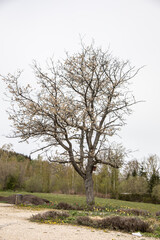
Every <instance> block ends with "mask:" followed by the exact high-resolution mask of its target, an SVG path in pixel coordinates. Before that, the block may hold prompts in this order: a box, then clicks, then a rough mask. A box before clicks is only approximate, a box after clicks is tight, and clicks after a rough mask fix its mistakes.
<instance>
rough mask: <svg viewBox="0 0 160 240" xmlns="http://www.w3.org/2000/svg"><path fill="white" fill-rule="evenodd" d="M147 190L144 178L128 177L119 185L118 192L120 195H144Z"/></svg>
mask: <svg viewBox="0 0 160 240" xmlns="http://www.w3.org/2000/svg"><path fill="white" fill-rule="evenodd" d="M147 190H148V182H147V180H146V178H144V177H140V176H136V177H133V176H130V177H129V178H128V179H126V180H123V181H122V182H121V183H120V186H119V191H120V192H121V193H131V194H145V193H146V192H147Z"/></svg>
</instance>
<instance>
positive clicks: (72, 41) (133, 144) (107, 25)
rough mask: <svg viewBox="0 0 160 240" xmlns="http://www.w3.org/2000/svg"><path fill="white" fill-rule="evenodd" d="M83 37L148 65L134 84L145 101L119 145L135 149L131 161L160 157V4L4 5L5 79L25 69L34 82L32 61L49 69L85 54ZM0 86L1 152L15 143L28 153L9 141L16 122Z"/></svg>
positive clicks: (1, 1) (1, 68)
mask: <svg viewBox="0 0 160 240" xmlns="http://www.w3.org/2000/svg"><path fill="white" fill-rule="evenodd" d="M79 35H81V37H82V38H83V40H84V42H86V43H87V44H90V43H91V41H92V39H94V40H95V45H96V46H101V47H102V48H103V49H104V50H106V49H108V47H109V48H110V51H111V52H112V54H113V55H114V56H116V57H118V58H120V59H124V60H126V59H129V60H130V61H131V63H132V65H134V66H136V67H137V68H139V67H141V66H144V65H145V67H144V68H143V69H142V70H141V71H140V72H139V74H138V75H137V76H136V77H135V78H134V80H133V85H132V89H133V91H134V95H135V97H136V99H137V100H145V102H144V103H140V104H138V105H136V106H135V107H134V112H133V114H132V115H131V116H129V117H128V118H127V125H126V126H125V127H123V129H122V131H121V132H119V135H120V138H119V139H118V140H117V141H118V142H122V143H123V145H124V147H125V148H126V149H131V150H133V154H132V156H130V158H134V157H136V158H138V159H142V158H143V157H147V156H148V155H149V154H157V155H159V156H160V0H27V1H26V0H0V36H1V37H0V74H2V75H6V74H7V73H9V72H11V73H14V72H16V70H17V69H23V70H24V74H23V77H22V81H24V82H27V81H31V80H34V78H33V75H32V70H31V68H30V64H31V63H32V61H33V59H35V60H37V61H38V62H40V63H41V65H45V61H46V60H47V58H50V57H52V56H53V55H54V57H55V59H59V58H60V59H62V58H63V57H64V52H65V50H66V51H69V52H70V53H74V52H76V51H78V50H80V38H79ZM0 86H1V87H0V147H1V146H2V145H3V144H5V143H12V144H13V146H14V150H15V151H17V152H21V153H24V154H29V153H30V151H31V150H32V149H33V145H32V144H22V143H18V140H15V139H7V138H6V137H5V135H8V134H9V133H10V132H11V127H10V125H11V123H10V122H9V120H8V118H7V114H6V112H5V110H6V109H7V108H8V105H7V103H6V102H4V100H3V98H4V96H3V92H4V91H5V86H4V83H3V82H2V81H0ZM134 151H135V152H134Z"/></svg>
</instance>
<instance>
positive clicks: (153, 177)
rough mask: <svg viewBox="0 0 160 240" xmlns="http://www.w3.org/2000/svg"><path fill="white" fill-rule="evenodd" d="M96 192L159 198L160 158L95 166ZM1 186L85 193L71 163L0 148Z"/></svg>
mask: <svg viewBox="0 0 160 240" xmlns="http://www.w3.org/2000/svg"><path fill="white" fill-rule="evenodd" d="M93 180H94V192H95V195H96V196H100V197H112V198H117V199H118V198H120V199H123V200H132V201H133V200H135V201H145V202H160V160H159V158H158V157H157V156H156V155H151V156H149V157H148V158H146V159H144V160H143V161H141V162H138V161H137V160H132V161H129V162H128V163H127V164H126V166H124V168H123V169H121V170H120V169H116V168H112V167H111V166H106V165H105V166H103V167H101V166H98V167H97V168H96V169H94V174H93ZM0 190H1V191H3V190H13V191H16V190H21V191H22V190H23V191H27V192H58V193H65V194H85V188H84V184H83V179H82V178H81V177H80V176H79V175H78V173H77V172H76V171H75V170H74V168H73V166H71V165H70V164H65V165H63V164H59V163H51V162H48V161H43V159H42V157H41V156H40V155H39V156H38V158H37V159H36V160H32V159H31V158H29V157H28V156H25V155H23V154H18V153H16V152H14V151H11V150H10V149H9V148H8V149H7V148H6V146H5V147H3V148H1V149H0Z"/></svg>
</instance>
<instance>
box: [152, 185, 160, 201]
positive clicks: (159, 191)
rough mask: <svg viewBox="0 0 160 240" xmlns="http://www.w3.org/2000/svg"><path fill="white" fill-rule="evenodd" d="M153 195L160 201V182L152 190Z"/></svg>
mask: <svg viewBox="0 0 160 240" xmlns="http://www.w3.org/2000/svg"><path fill="white" fill-rule="evenodd" d="M152 197H153V198H157V199H158V200H159V201H160V184H158V185H156V186H155V187H154V188H153V191H152Z"/></svg>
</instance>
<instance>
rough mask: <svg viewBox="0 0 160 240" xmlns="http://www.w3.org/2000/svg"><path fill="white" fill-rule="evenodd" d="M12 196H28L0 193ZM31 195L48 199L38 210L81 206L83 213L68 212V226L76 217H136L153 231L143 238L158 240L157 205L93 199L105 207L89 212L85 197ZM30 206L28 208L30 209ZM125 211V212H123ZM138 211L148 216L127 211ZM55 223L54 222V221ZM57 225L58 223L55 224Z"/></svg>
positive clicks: (159, 231)
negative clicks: (57, 206) (62, 204)
mask: <svg viewBox="0 0 160 240" xmlns="http://www.w3.org/2000/svg"><path fill="white" fill-rule="evenodd" d="M13 194H22V195H24V194H29V193H27V192H0V196H10V195H13ZM30 194H31V193H30ZM32 195H35V196H37V197H40V198H45V199H48V200H49V201H50V202H51V204H48V205H43V206H38V208H51V209H54V206H56V205H57V204H58V203H60V202H64V203H68V204H71V205H73V206H77V205H79V206H83V207H84V208H83V211H78V210H69V211H68V213H69V215H70V217H69V218H67V220H66V221H65V223H69V224H75V222H76V219H77V217H79V216H90V217H95V216H100V217H110V216H112V217H113V216H122V217H128V218H129V217H136V218H139V219H141V220H143V221H144V222H148V223H149V224H150V226H151V227H152V228H153V229H154V231H153V233H144V236H153V237H157V238H160V216H159V217H158V216H156V212H160V205H158V204H150V203H137V202H128V201H121V200H116V199H104V198H95V202H96V204H95V206H97V207H105V208H104V210H103V211H101V210H97V209H96V208H95V210H91V211H88V210H86V209H85V207H86V198H85V196H79V195H66V194H53V193H32ZM21 207H27V206H21ZM30 207H31V206H29V208H30ZM31 208H35V209H37V206H36V207H35V206H33V207H31ZM119 209H123V211H121V212H118V210H119ZM125 209H126V211H125ZM133 209H138V210H140V211H141V210H142V211H143V210H144V211H148V212H149V213H150V214H149V215H142V216H136V215H134V213H129V212H127V211H130V210H133ZM43 222H45V223H51V222H52V221H51V220H50V219H49V220H47V221H46V220H45V221H43ZM54 223H55V220H54ZM57 223H59V222H57Z"/></svg>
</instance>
